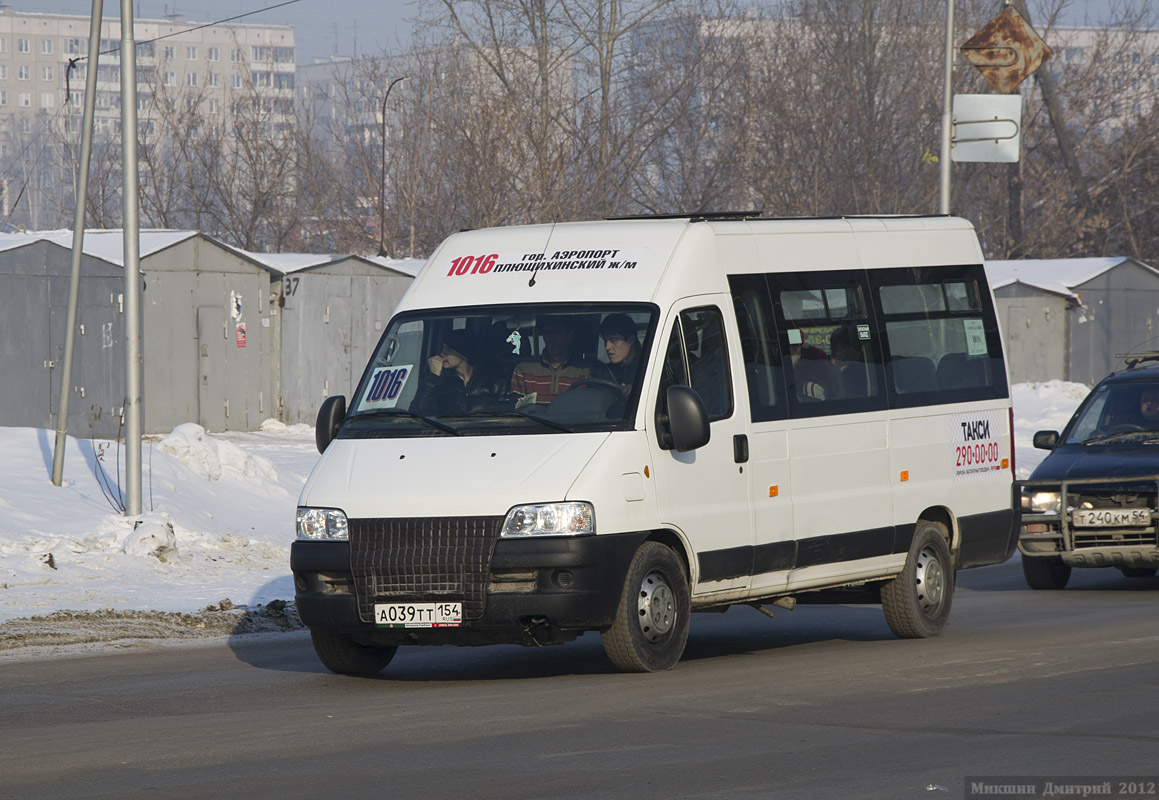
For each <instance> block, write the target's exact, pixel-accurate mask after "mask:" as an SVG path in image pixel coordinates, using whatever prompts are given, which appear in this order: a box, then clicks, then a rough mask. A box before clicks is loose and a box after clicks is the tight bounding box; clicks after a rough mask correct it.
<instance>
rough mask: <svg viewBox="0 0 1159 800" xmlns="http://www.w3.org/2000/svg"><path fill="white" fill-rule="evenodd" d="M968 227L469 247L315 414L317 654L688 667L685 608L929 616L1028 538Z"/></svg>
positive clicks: (662, 224) (921, 622)
mask: <svg viewBox="0 0 1159 800" xmlns="http://www.w3.org/2000/svg"><path fill="white" fill-rule="evenodd" d="M1012 425H1013V419H1012V412H1011V404H1010V394H1009V389H1008V379H1007V372H1006V367H1005V361H1004V358H1003V350H1002V340H1001V338H1000V336H999V327H998V321H997V318H996V316H995V312H994V301H993V297H992V295H991V291H990V288H989V286H988V284H987V281H986V273H985V271H984V270H983V266H982V252H981V250H980V247H979V245H978V240H977V237H976V236H975V233H974V230H973V228H972V227H971V225H970V224H969V223H968V222H967V221H965V220H962V219H958V218H952V217H943V216H937V217H933V216H931V217H873V218H866V217H845V218H834V219H765V218H759V217H756V216H752V215H744V214H734V215H728V214H717V215H688V216H676V217H663V218H647V219H620V220H609V221H599V222H582V223H566V224H565V223H560V224H545V225H528V226H523V227H510V228H498V229H492V230H477V231H468V232H463V233H457V234H455V235H453V236H451V237H450V238H448V239H447V240H446V241H445V242H444V243H443V244H442V245H440V246H439V248H438V249H437V250H436V251H435V253H434V254H433V255H432V256H431V257H430V259H429V261H428V262H427V263H426V265H425V266H424V268H423V269H422V271H421V272H420V274H419V275H418V276H417V277H416V279H415V280H414V282H413V284H412V286H411V288H410V290H409V291H408V293H407V295H406V296H405V297H404V299H403V300H402V302H401V304H400V305H399V307H398V308H397V310H396V312H395V314H394V316H393V318H392V319H391V321H390V323H389V325H388V326H387V328H386V329H385V332H384V333H383V335H382V337H381V340H380V341H379V343H378V346H377V349H376V350H375V351H374V354H373V356H372V358H371V359H370V362H369V364H367V366H366V370H365V373H364V374H363V376H362V378H361V380H360V382H359V384H358V386H357V388H356V389H355V391H354V393H353V395H352V396H351V397H350V399H349V400H347V399H346V398H345V397H343V396H337V397H330V398H328V399H326V400H325V402H323V404H322V406H321V409H320V411H319V415H318V425H317V443H318V447H319V449H320V450H321V451H322V455H321V458H320V459H319V461H318V462H317V465H316V466H315V468H314V470H313V472H312V474H311V475H310V477H309V479H308V480H307V482H306V484H305V487H304V488H303V490H302V493H301V497H300V500H299V505H298V509H297V539H296V541H295V542H294V544H293V546H292V554H291V566H292V571H293V574H294V581H295V591H296V600H297V607H298V612H299V614H300V615H301V618H302V620H303V622H304V623H305V624H306V625H307V626H308V627H309V629H310V632H311V635H312V639H313V643H314V646H315V649H316V651H317V653H318V656H319V657H320V659H321V661H322V663H323V664H324V665H325V666H326V667H328V668H329V669H331V670H333V671H335V672H339V673H347V674H362V675H368V674H374V673H377V672H378V671H380V670H381V669H383V668H384V667H385V666H386V665H387V663H388V662H389V661H390V660H391V658H392V657H393V656H394V655H395V652H396V650H397V648H398V647H400V646H402V645H440V644H456V645H483V644H490V643H520V644H525V645H533V646H534V645H549V644H560V643H564V642H567V641H570V640H573V639H575V638H576V637H577V636H578V635H580V634H581V633H583V632H585V631H598V632H599V633H600V635H601V637H602V640H603V644H604V649H605V650H606V652H607V655H608V657H609V658H610V660H611V661H612V662H613V663H614V665H615V666H616V667H617V668H619V669H621V670H625V671H641V672H646V671H656V670H664V669H668V668H671V667H672V666H674V665H675V664H676V663H677V662H678V661H679V659H680V657H681V654H682V653H683V651H684V647H685V642H686V640H687V638H688V634H689V622H690V615H691V614H692V613H693V612H697V611H715V610H721V609H725V608H727V607H729V606H731V605H736V604H747V605H751V606H754V607H756V608H758V609H764V610H765V611H766V612H767V611H768V609H767V608H766V606H768V605H775V606H780V607H782V608H792V607H793V605H794V604H795V603H797V602H830V603H852V602H873V603H880V604H881V606H882V608H883V610H884V614H885V618H886V621H887V622H888V625H889V628H890V629H891V630H892V631H893V632H894V633H895V634H896V635H898V636H900V637H908V638H920V637H928V636H933V635H935V634H938V633H939V632H941V631H942V630H943V628H944V627H945V625H946V620H947V616H948V614H949V612H950V606H951V600H952V596H953V592H954V585H955V574H956V572H957V570H960V569H968V568H971V567H978V566H982V565H986V564H995V563H999V562H1002V561H1004V560H1006V559H1007V558H1009V557H1010V556H1011V554H1012V553H1013V550H1014V548H1015V546H1016V542H1017V526H1016V523H1015V515H1014V512H1013V504H1012V483H1013V473H1014V464H1013V460H1014V458H1013V437H1012Z"/></svg>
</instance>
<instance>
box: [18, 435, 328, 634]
mask: <svg viewBox="0 0 1159 800" xmlns="http://www.w3.org/2000/svg"><path fill="white" fill-rule="evenodd" d="M54 440H55V434H54V433H53V432H50V431H43V430H35V429H30V428H0V452H2V453H3V454H4V459H3V463H0V473H2V478H3V482H4V484H3V485H4V490H3V491H2V492H0V620H10V619H13V618H17V617H27V616H31V615H35V614H47V613H50V612H53V611H56V610H59V609H74V610H81V611H95V610H99V609H117V610H156V611H161V612H191V611H194V610H196V609H201V608H205V607H206V606H207V605H209V604H211V603H214V602H216V601H219V600H220V599H221V598H223V597H231V598H233V599H234V600H235V601H236V602H237V603H238V604H239V605H243V606H249V605H256V604H259V603H268V602H270V601H273V600H286V599H292V598H293V583H292V579H291V578H290V575H289V557H290V543H291V542H292V541H293V538H294V507H295V504H296V501H297V497H298V493H299V492H300V491H301V487H302V485H303V483H304V482H305V479H306V476H307V475H308V474H309V471H310V469H311V468H312V467H313V465H314V462H315V461H316V460H317V458H318V453H317V450H316V449H315V447H314V436H313V430H312V429H310V428H309V426H286V425H280V424H274V425H269V424H267V425H266V426H264V427H263V430H262V431H261V432H255V433H248V434H211V433H207V432H206V431H205V430H204V429H203V428H202V427H201V426H199V425H193V424H185V425H179V426H178V427H177V428H175V429H174V430H173V431H172V432H171V433H170V434H168V435H166V436H164V437H161V438H160V440H159V441H152V440H149V439H147V440H146V441H145V443H144V444H143V453H142V460H143V472H144V474H143V486H142V495H143V497H142V504H143V506H144V509H143V510H144V513H143V514H142V515H141V516H139V517H136V518H128V517H125V516H124V515H123V513H122V512H121V507H120V504H121V503H122V502H123V493H124V486H125V481H124V475H123V469H124V461H125V458H124V453H123V452H121V449H120V445H119V444H118V443H116V442H108V441H92V440H85V439H76V438H71V437H70V438H69V439H68V441H67V447H66V451H65V467H64V478H65V480H64V482H63V483H64V485H63V486H60V487H56V486H53V485H52V482H51V473H52V455H53V454H52V448H53V443H54Z"/></svg>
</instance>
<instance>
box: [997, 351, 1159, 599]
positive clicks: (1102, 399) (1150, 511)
mask: <svg viewBox="0 0 1159 800" xmlns="http://www.w3.org/2000/svg"><path fill="white" fill-rule="evenodd" d="M1126 358H1127V359H1128V361H1127V363H1128V365H1129V366H1128V368H1127V369H1125V370H1123V371H1122V372H1116V373H1113V374H1112V375H1110V376H1108V377H1106V378H1104V379H1103V380H1102V382H1101V383H1099V385H1098V386H1096V387H1095V388H1094V390H1093V391H1092V392H1091V393H1090V394H1089V395H1088V396H1087V398H1086V399H1085V400H1084V401H1083V402H1082V405H1080V406H1079V407H1078V410H1077V411H1075V413H1074V416H1073V417H1071V419H1070V422H1068V423H1067V425H1066V428H1064V429H1063V431H1062V433H1061V434H1060V433H1058V432H1057V431H1039V432H1038V433H1036V434H1034V446H1035V447H1038V448H1040V449H1043V450H1050V451H1051V452H1050V455H1048V456H1047V457H1046V459H1045V460H1044V461H1043V462H1042V463H1041V464H1040V465H1039V466H1038V469H1036V470H1034V473H1033V474H1032V475H1031V476H1030V479H1029V480H1026V481H1021V482H1020V486H1021V494H1022V531H1021V534H1020V536H1019V539H1018V549H1019V550H1020V551H1021V552H1022V571H1023V574H1024V575H1025V576H1026V582H1027V583H1029V584H1030V586H1031V587H1032V588H1034V589H1061V588H1063V587H1064V586H1066V583H1067V581H1068V580H1069V579H1070V573H1071V568H1072V567H1117V568H1118V569H1119V570H1121V571H1122V573H1123V574H1124V575H1126V576H1127V577H1131V578H1145V577H1150V576H1152V575H1155V574H1156V571H1157V567H1159V539H1157V534H1156V521H1157V520H1159V363H1155V362H1156V361H1157V360H1159V353H1144V354H1138V355H1133V356H1127V357H1126Z"/></svg>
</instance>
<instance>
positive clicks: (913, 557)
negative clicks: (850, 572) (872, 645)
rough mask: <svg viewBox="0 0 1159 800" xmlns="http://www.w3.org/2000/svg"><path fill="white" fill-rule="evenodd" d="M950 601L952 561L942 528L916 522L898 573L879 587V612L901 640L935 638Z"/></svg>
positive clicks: (952, 591)
mask: <svg viewBox="0 0 1159 800" xmlns="http://www.w3.org/2000/svg"><path fill="white" fill-rule="evenodd" d="M953 599H954V562H953V559H952V558H951V556H950V547H949V545H948V544H947V543H946V534H945V528H944V527H942V525H940V524H938V523H936V522H930V521H928V520H920V521H919V522H918V524H917V527H916V528H915V530H914V539H913V543H912V544H910V548H909V555H907V556H906V559H905V568H904V569H902V571H901V574H900V575H898V576H897V577H896V578H894V579H893V580H892V581H890V582H889V583H887V584H885V586H883V587H881V609H882V611H884V612H885V621H886V622H887V623H888V624H889V629H890V630H891V631H893V633H894V635H895V636H897V637H899V638H901V639H925V638H927V637H930V636H937V635H938V634H939V633H941V632H942V631H943V630H945V627H946V620H947V619H949V617H950V605H951V603H952V601H953Z"/></svg>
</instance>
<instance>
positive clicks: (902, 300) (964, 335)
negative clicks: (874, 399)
mask: <svg viewBox="0 0 1159 800" xmlns="http://www.w3.org/2000/svg"><path fill="white" fill-rule="evenodd" d="M981 269H982V268H981V267H941V268H934V267H929V268H919V269H913V270H874V271H873V272H872V273H871V280H873V281H874V282H875V283H877V284H878V286H877V297H878V301H879V303H880V308H881V314H882V321H883V323H884V328H885V345H886V363H887V369H886V372H887V382H888V384H889V389H890V394H891V395H892V397H893V400H892V401H891V404H892V405H895V406H900V407H908V406H914V405H925V404H928V403H951V402H960V401H962V400H977V399H983V398H990V397H996V396H1001V395H1002V394H1003V393H1005V390H1006V379H1005V369H1004V367H1003V363H1002V358H1001V353H1002V350H1001V343H1000V341H999V338H998V330H997V322H996V320H995V317H994V311H993V309H992V308H991V306H990V302H989V293H988V292H984V288H985V284H984V283H983V282H982V279H981V278H980V277H979V276H978V275H977V274H971V273H972V272H974V273H976V271H979V270H981ZM947 273H950V275H947ZM955 273H956V274H955ZM939 395H940V396H939Z"/></svg>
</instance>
